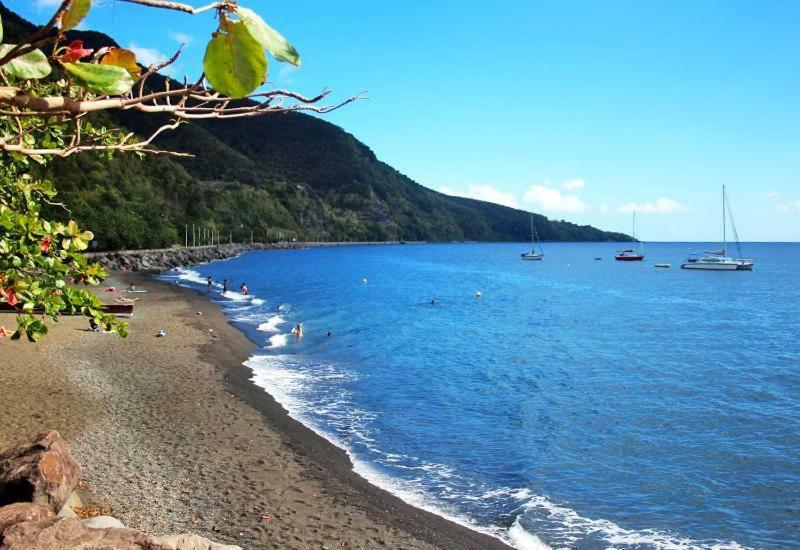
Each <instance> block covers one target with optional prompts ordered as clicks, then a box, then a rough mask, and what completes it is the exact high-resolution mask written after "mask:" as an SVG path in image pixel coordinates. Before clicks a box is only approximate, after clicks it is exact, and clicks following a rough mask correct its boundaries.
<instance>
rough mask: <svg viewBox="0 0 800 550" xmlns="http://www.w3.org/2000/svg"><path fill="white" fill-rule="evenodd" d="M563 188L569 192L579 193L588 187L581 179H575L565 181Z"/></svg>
mask: <svg viewBox="0 0 800 550" xmlns="http://www.w3.org/2000/svg"><path fill="white" fill-rule="evenodd" d="M563 187H564V189H566V190H567V191H578V190H579V189H583V188H584V187H586V182H585V181H583V180H582V179H580V178H575V179H571V180H567V181H565V182H564V186H563Z"/></svg>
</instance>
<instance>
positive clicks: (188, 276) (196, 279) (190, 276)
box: [177, 268, 206, 285]
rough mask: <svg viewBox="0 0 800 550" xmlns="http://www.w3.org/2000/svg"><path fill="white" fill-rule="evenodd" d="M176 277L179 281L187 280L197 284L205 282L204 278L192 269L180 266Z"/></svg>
mask: <svg viewBox="0 0 800 550" xmlns="http://www.w3.org/2000/svg"><path fill="white" fill-rule="evenodd" d="M177 272H178V279H180V280H181V281H188V282H190V283H197V284H198V285H204V284H206V279H205V278H203V276H202V275H200V273H199V272H197V271H195V270H194V269H186V268H180V269H178V270H177Z"/></svg>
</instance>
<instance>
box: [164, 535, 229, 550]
mask: <svg viewBox="0 0 800 550" xmlns="http://www.w3.org/2000/svg"><path fill="white" fill-rule="evenodd" d="M158 542H160V543H161V544H163V545H164V546H165V547H166V548H169V550H242V548H241V547H240V546H234V545H232V544H219V543H217V542H214V541H211V540H208V539H207V538H205V537H201V536H200V535H193V534H191V533H187V534H184V535H164V536H161V537H158Z"/></svg>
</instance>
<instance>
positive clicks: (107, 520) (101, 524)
mask: <svg viewBox="0 0 800 550" xmlns="http://www.w3.org/2000/svg"><path fill="white" fill-rule="evenodd" d="M83 525H84V526H85V527H89V528H90V529H123V528H124V527H125V525H124V524H123V523H122V522H121V521H120V520H118V519H117V518H115V517H112V516H95V517H93V518H89V519H85V520H83Z"/></svg>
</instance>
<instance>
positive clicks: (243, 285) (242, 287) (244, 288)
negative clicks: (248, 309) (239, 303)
mask: <svg viewBox="0 0 800 550" xmlns="http://www.w3.org/2000/svg"><path fill="white" fill-rule="evenodd" d="M241 289H242V294H244V295H245V296H247V293H248V292H250V290H249V289H248V288H247V283H242V286H241Z"/></svg>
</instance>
